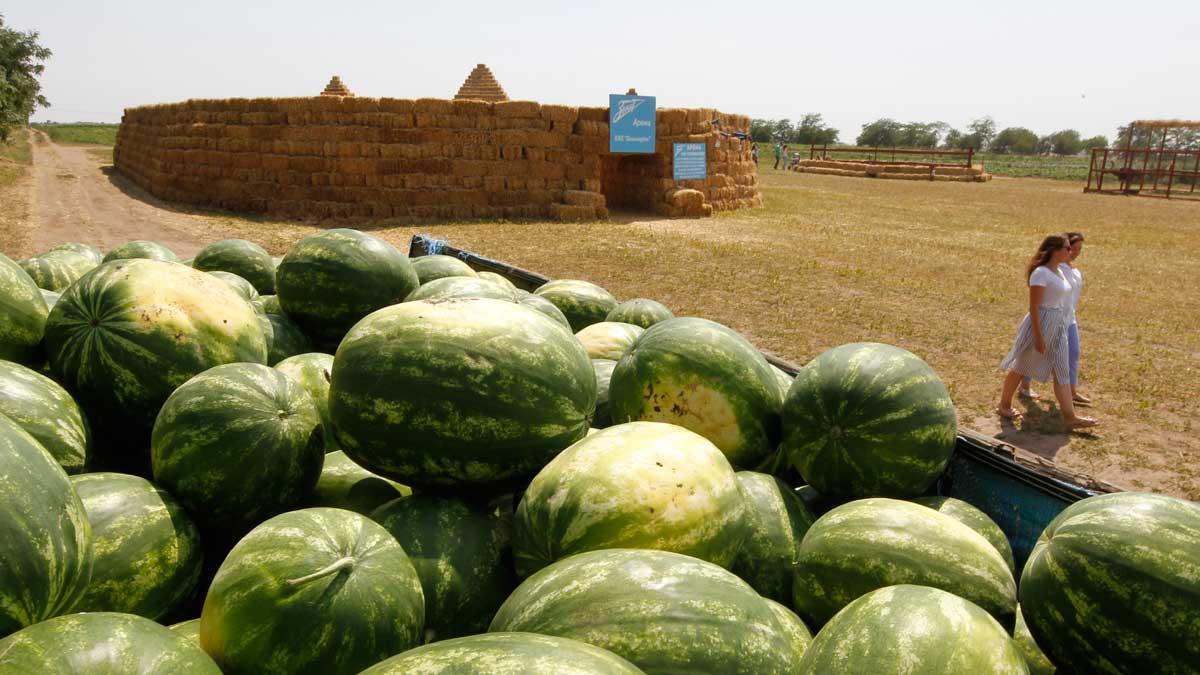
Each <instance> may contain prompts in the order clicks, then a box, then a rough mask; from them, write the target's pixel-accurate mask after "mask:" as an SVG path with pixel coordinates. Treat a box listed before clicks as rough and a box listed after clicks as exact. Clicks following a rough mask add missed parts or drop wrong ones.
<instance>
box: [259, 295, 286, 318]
mask: <svg viewBox="0 0 1200 675" xmlns="http://www.w3.org/2000/svg"><path fill="white" fill-rule="evenodd" d="M258 305H259V307H260V308H261V309H262V312H263V313H264V314H282V315H283V316H287V312H284V311H283V305H281V304H279V296H278V295H260V296H258Z"/></svg>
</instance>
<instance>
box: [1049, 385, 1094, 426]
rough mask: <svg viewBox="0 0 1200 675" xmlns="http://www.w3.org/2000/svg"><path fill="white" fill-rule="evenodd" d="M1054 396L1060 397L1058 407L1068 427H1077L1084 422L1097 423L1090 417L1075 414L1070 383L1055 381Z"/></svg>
mask: <svg viewBox="0 0 1200 675" xmlns="http://www.w3.org/2000/svg"><path fill="white" fill-rule="evenodd" d="M1054 398H1056V399H1058V409H1059V411H1060V412H1062V418H1063V423H1064V424H1066V425H1067V426H1068V427H1077V426H1080V425H1081V423H1083V422H1092V423H1095V420H1093V419H1092V418H1090V417H1079V416H1078V415H1076V414H1075V401H1074V400H1073V397H1072V395H1071V385H1070V384H1059V383H1058V381H1055V382H1054ZM1087 426H1091V425H1087Z"/></svg>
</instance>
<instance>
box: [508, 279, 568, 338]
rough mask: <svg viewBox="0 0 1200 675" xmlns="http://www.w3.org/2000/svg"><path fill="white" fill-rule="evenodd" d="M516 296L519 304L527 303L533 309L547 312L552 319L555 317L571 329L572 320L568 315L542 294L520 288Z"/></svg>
mask: <svg viewBox="0 0 1200 675" xmlns="http://www.w3.org/2000/svg"><path fill="white" fill-rule="evenodd" d="M516 298H517V304H520V305H525V306H526V307H529V308H531V309H536V310H537V311H539V312H541V313H542V314H545V315H546V316H548V317H550V318H551V319H554V320H555V321H557V322H558V323H560V324H562V326H563V327H564V328H568V329H569V328H570V327H571V322H570V321H567V315H566V314H563V313H562V310H561V309H559V308H558V307H555V306H554V303H553V302H550V301H549V300H547V299H545V298H543V297H542V296H540V295H534V294H533V293H530V292H529V291H522V290H520V289H518V290H517V291H516Z"/></svg>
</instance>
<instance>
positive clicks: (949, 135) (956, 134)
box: [942, 129, 963, 150]
mask: <svg viewBox="0 0 1200 675" xmlns="http://www.w3.org/2000/svg"><path fill="white" fill-rule="evenodd" d="M962 138H963V132H961V131H959V130H958V129H950V130H948V131H947V132H946V136H945V137H944V138H943V139H942V147H943V148H946V149H947V150H957V149H958V146H959V144H960V143H962Z"/></svg>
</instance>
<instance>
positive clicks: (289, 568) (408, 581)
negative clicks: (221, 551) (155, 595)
mask: <svg viewBox="0 0 1200 675" xmlns="http://www.w3.org/2000/svg"><path fill="white" fill-rule="evenodd" d="M424 620H425V599H424V596H423V594H422V592H421V582H420V580H419V579H418V578H417V571H416V570H415V569H413V565H412V563H411V562H409V559H408V556H407V555H406V554H405V553H404V549H402V548H401V547H400V544H398V543H396V540H395V539H394V538H393V537H392V535H390V534H388V532H387V530H385V529H383V528H382V527H380V526H379V525H377V524H375V523H374V522H372V521H371V520H369V519H368V518H367V517H366V516H361V515H359V514H357V513H353V512H351V511H345V510H342V509H325V508H316V509H302V510H299V511H291V512H289V513H284V514H282V515H279V516H276V517H274V518H272V519H270V520H268V521H266V522H265V523H263V524H261V525H259V526H258V527H256V528H254V530H253V531H251V532H250V534H248V535H246V537H245V538H244V539H242V540H241V541H239V542H238V543H237V545H236V546H234V547H233V550H232V551H230V553H229V556H228V557H226V558H225V561H224V562H223V563H221V568H220V570H218V572H217V575H216V577H215V578H214V579H213V583H212V585H211V586H210V587H209V589H208V595H207V596H206V597H205V598H204V610H203V612H202V613H201V615H200V645H201V646H202V647H203V648H204V651H206V652H208V653H209V654H210V655H211V656H212V657H213V659H215V660H216V662H217V664H218V665H220V666H221V669H222V671H224V673H225V675H239V674H241V673H262V674H264V675H269V674H272V673H298V672H306V673H329V674H331V675H336V674H339V673H357V672H359V671H361V670H362V669H364V668H366V667H367V666H370V665H372V664H375V663H378V662H379V661H381V660H383V659H385V658H387V657H389V656H392V655H393V654H398V653H400V652H402V651H404V650H406V649H410V648H412V647H415V646H417V645H418V644H420V642H421V630H422V626H423V624H424Z"/></svg>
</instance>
